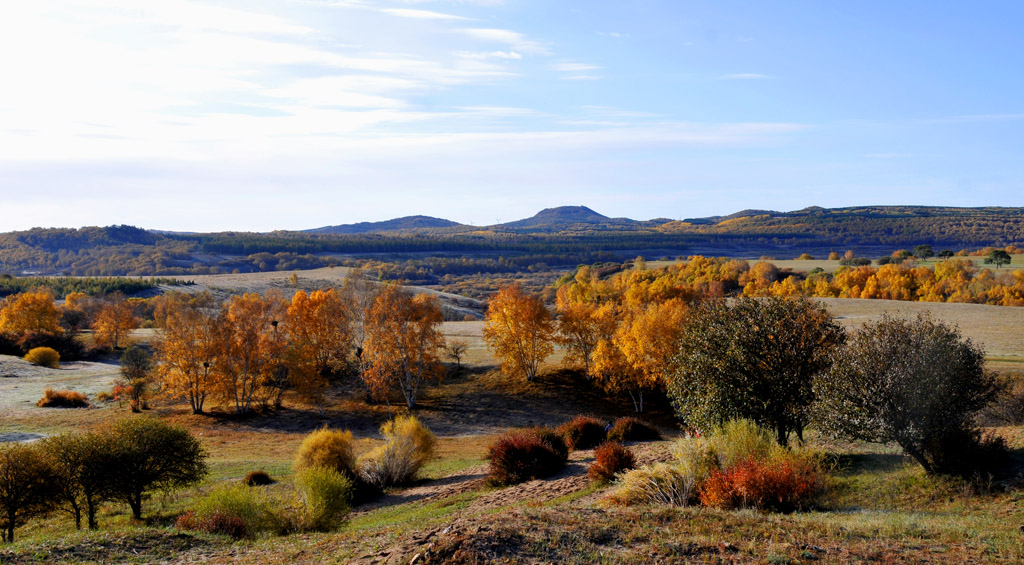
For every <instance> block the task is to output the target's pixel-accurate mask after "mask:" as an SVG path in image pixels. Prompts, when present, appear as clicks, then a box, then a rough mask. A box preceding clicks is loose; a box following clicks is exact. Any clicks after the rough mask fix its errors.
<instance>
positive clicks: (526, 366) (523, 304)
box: [483, 284, 555, 381]
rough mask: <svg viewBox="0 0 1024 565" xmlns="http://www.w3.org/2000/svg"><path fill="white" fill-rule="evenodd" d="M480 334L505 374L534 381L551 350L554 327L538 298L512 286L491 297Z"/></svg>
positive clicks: (552, 349) (552, 348) (516, 285)
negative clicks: (498, 360)
mask: <svg viewBox="0 0 1024 565" xmlns="http://www.w3.org/2000/svg"><path fill="white" fill-rule="evenodd" d="M483 335H484V341H486V342H487V346H488V347H489V348H490V349H491V350H492V351H494V354H495V356H496V357H497V358H498V359H500V360H501V368H502V370H503V371H505V373H507V374H509V375H512V376H517V377H518V376H522V377H525V378H526V380H527V381H533V379H534V378H536V376H537V372H538V371H539V370H540V364H541V363H542V362H543V361H544V359H545V358H546V357H547V356H548V355H551V353H552V352H553V351H554V345H553V344H552V342H553V341H554V337H555V324H554V322H553V320H552V319H551V313H550V312H548V310H547V308H546V307H545V306H544V303H543V302H541V300H540V299H539V298H537V297H534V296H530V295H528V294H526V293H524V292H523V289H522V287H521V286H519V285H518V284H513V285H511V286H506V287H504V288H502V289H501V290H499V291H498V293H497V294H495V295H494V296H493V297H492V298H491V300H490V304H489V306H488V308H487V316H486V320H485V323H484V330H483Z"/></svg>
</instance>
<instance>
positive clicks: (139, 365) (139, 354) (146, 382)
mask: <svg viewBox="0 0 1024 565" xmlns="http://www.w3.org/2000/svg"><path fill="white" fill-rule="evenodd" d="M152 370H153V356H152V355H150V354H149V352H147V351H146V350H145V349H142V348H141V347H136V346H134V345H133V346H130V347H129V348H128V349H125V350H124V353H122V354H121V378H120V379H118V383H117V384H118V385H119V388H120V389H121V390H123V391H124V393H125V394H127V395H128V403H129V405H130V406H131V409H132V412H138V411H139V410H141V409H144V408H149V407H148V405H147V399H148V398H149V394H150V392H151V391H150V388H151V386H150V374H151V373H152Z"/></svg>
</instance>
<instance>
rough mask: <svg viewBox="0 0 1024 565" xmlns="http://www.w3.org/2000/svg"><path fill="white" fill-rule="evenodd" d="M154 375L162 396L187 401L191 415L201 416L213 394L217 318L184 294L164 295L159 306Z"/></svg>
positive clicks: (216, 348)
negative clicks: (155, 373) (161, 384)
mask: <svg viewBox="0 0 1024 565" xmlns="http://www.w3.org/2000/svg"><path fill="white" fill-rule="evenodd" d="M159 311H160V317H159V320H160V324H161V332H160V338H159V340H158V341H157V343H156V361H157V371H158V374H159V375H160V377H161V380H162V382H163V392H164V393H165V394H167V395H169V396H172V397H184V398H187V399H188V401H189V404H190V405H191V406H192V413H193V414H202V413H203V405H204V404H205V402H206V397H207V395H209V394H210V393H211V392H213V390H214V384H215V383H214V380H215V379H214V377H213V375H211V369H212V367H213V363H214V359H215V358H216V356H217V350H218V347H217V346H218V339H219V338H218V316H217V315H216V314H215V312H214V311H212V310H210V309H209V308H205V307H204V306H203V302H202V301H197V300H194V299H192V298H191V297H189V296H188V295H185V294H180V293H173V294H170V295H166V296H165V298H164V300H162V301H161V303H160V308H159Z"/></svg>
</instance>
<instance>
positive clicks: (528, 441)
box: [487, 429, 568, 485]
mask: <svg viewBox="0 0 1024 565" xmlns="http://www.w3.org/2000/svg"><path fill="white" fill-rule="evenodd" d="M487 458H488V459H490V474H489V477H488V480H489V482H490V483H491V484H494V485H511V484H516V483H521V482H524V481H529V480H532V479H539V478H543V477H549V476H551V475H553V474H555V473H557V472H558V471H560V470H561V469H562V467H564V466H565V462H566V460H567V459H568V452H567V450H566V448H565V446H564V444H563V443H562V442H561V438H559V437H557V434H556V433H554V432H552V431H551V430H545V429H525V430H514V431H511V432H508V433H506V434H505V435H503V436H501V437H500V438H498V440H497V441H495V442H494V443H493V444H491V445H490V447H488V449H487Z"/></svg>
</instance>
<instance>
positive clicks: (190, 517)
mask: <svg viewBox="0 0 1024 565" xmlns="http://www.w3.org/2000/svg"><path fill="white" fill-rule="evenodd" d="M174 527H176V528H178V529H179V530H193V531H199V532H207V533H210V534H221V535H225V536H230V537H232V538H234V539H241V538H244V537H245V536H246V534H247V533H248V531H247V530H246V527H245V521H244V520H243V519H242V518H241V517H239V516H235V515H232V514H225V513H223V512H215V513H213V514H210V515H207V516H203V517H200V516H198V515H197V514H196V513H195V512H193V511H191V510H189V511H188V512H186V513H184V514H182V515H181V516H178V519H177V520H176V521H175V522H174Z"/></svg>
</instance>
